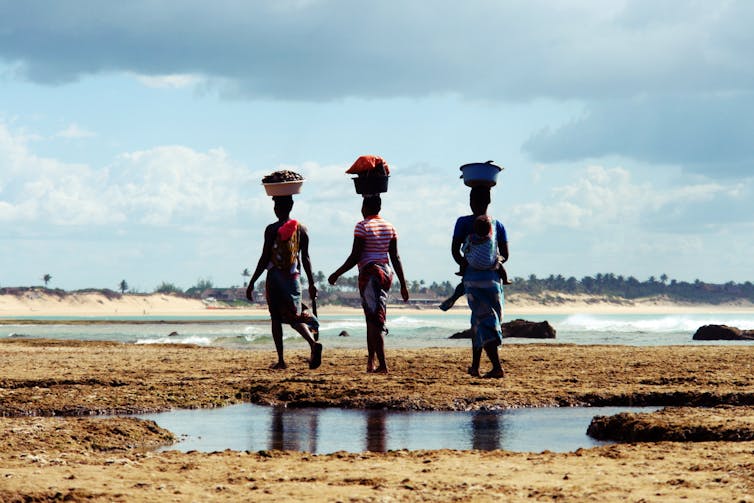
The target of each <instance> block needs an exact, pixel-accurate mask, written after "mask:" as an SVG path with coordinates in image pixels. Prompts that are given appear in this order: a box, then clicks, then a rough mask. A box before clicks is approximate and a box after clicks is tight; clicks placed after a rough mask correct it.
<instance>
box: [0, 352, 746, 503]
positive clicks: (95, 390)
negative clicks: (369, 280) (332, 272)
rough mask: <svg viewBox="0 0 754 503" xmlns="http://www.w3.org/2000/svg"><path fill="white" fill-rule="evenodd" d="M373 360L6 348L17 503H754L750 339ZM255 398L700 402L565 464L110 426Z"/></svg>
mask: <svg viewBox="0 0 754 503" xmlns="http://www.w3.org/2000/svg"><path fill="white" fill-rule="evenodd" d="M364 353H365V351H360V350H337V351H335V350H333V351H328V350H327V349H325V354H324V363H323V365H322V367H321V368H320V369H317V370H315V371H310V370H308V368H307V364H306V358H307V356H308V355H307V354H305V353H303V352H300V351H291V352H289V353H287V360H288V363H289V369H287V370H284V371H273V370H269V369H268V368H267V367H268V366H269V364H270V363H272V361H273V360H274V354H273V351H272V350H270V351H269V352H266V351H234V350H227V349H218V348H203V347H195V346H175V345H168V346H151V345H149V346H137V345H129V344H117V343H102V342H68V341H44V340H23V339H19V340H5V341H2V342H0V365H2V368H3V372H2V377H0V415H2V416H7V417H5V418H2V419H1V420H0V438H2V439H3V440H2V444H3V449H2V451H1V452H0V467H1V468H0V500H2V501H14V500H18V501H22V500H24V499H26V500H39V501H46V500H52V499H55V498H66V497H69V498H72V499H73V500H83V499H94V500H101V501H158V500H159V501H166V500H167V501H171V500H175V501H206V500H226V501H238V500H244V499H246V500H261V501H264V500H273V499H275V500H280V499H281V498H283V499H284V500H285V499H289V500H295V501H338V500H339V501H380V500H391V499H394V500H401V501H437V500H443V501H448V500H460V501H472V500H473V501H485V500H488V501H493V500H495V501H499V500H501V499H504V500H508V501H525V500H533V501H542V500H547V501H550V500H553V499H557V500H561V501H626V500H631V501H641V500H645V501H658V500H666V501H676V500H679V499H682V498H688V500H691V501H754V499H753V498H752V496H750V495H752V494H754V461H753V460H754V442H752V441H750V440H746V439H747V438H752V436H751V430H752V423H754V420H753V418H754V408H753V407H752V405H753V404H754V372H752V370H753V369H752V366H754V363H752V362H754V360H753V359H752V356H754V355H753V353H754V349H752V348H751V347H749V346H692V345H690V346H674V347H651V348H636V347H622V346H618V347H616V346H571V345H536V344H529V345H520V346H517V345H511V346H505V347H504V349H503V350H502V352H501V354H502V356H503V361H504V365H505V369H506V372H507V375H506V377H505V378H504V379H501V380H486V379H477V378H472V377H470V376H468V375H466V374H465V373H464V370H465V368H466V366H467V364H468V359H469V351H467V350H459V349H447V348H443V349H426V350H401V351H390V350H389V349H388V363H389V365H390V366H391V374H389V375H387V376H381V375H371V374H366V373H365V372H364V367H365V354H364ZM245 401H250V402H254V403H259V404H286V405H288V406H289V407H296V406H310V405H319V406H337V407H388V408H393V409H440V410H463V409H477V408H494V407H523V406H544V405H561V406H567V405H666V406H667V405H671V406H692V407H691V408H683V407H679V408H670V409H666V410H663V411H661V412H658V413H653V414H644V415H625V417H623V419H618V420H613V421H614V423H615V424H613V423H611V426H610V428H605V430H606V431H609V432H610V434H611V435H613V436H617V437H621V436H622V438H631V435H637V433H636V432H637V431H652V432H653V436H652V438H651V440H652V442H641V443H633V444H618V445H612V446H606V447H599V448H594V449H582V450H579V451H577V452H575V453H563V454H557V453H550V452H544V453H531V454H527V453H509V452H504V451H495V452H479V451H448V450H441V451H412V452H406V451H397V452H389V453H384V454H379V453H363V454H346V453H334V454H328V455H311V454H306V453H296V452H259V453H244V452H233V451H226V452H222V453H197V452H192V453H179V452H174V451H172V452H160V453H158V452H155V451H153V450H151V449H152V448H153V447H154V446H155V445H160V444H165V443H170V442H171V441H172V437H171V434H170V433H169V432H166V431H164V430H162V429H160V428H158V427H157V426H156V425H154V423H151V422H147V421H139V420H135V419H133V418H102V417H97V416H92V415H93V414H99V415H103V414H115V413H135V412H145V411H160V410H168V409H171V408H179V407H216V406H222V405H227V404H231V403H238V402H245ZM713 406H719V407H714V408H709V409H707V408H701V407H713ZM615 421H617V422H615ZM679 431H680V432H684V431H685V432H688V431H695V432H700V431H701V432H707V433H706V434H705V435H706V436H705V437H704V438H703V439H706V440H709V441H705V442H689V441H683V442H679V441H665V439H673V440H684V439H685V440H689V439H692V438H691V436H689V435H687V436H686V437H684V436H683V435H680V436H679V433H678V432H679ZM731 431H734V432H739V434H740V435H739V437H736V438H733V437H731V435H730V432H731ZM726 432H727V433H726ZM747 432H748V433H747ZM747 435H749V436H747ZM635 438H639V437H635ZM699 438H702V437H697V439H699ZM722 438H725V439H727V441H720V440H715V439H722ZM731 440H739V441H731Z"/></svg>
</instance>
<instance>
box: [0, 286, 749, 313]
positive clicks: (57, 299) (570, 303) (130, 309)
mask: <svg viewBox="0 0 754 503" xmlns="http://www.w3.org/2000/svg"><path fill="white" fill-rule="evenodd" d="M440 312H441V311H440V310H439V309H438V308H437V306H431V305H426V306H425V305H417V304H408V305H406V304H399V303H393V304H390V305H389V307H388V316H390V315H395V314H400V315H422V314H439V313H440ZM450 312H452V313H456V314H468V313H469V309H468V307H467V306H466V303H465V302H464V301H463V300H461V301H459V302H458V303H457V304H456V306H455V307H454V308H453V309H452V310H451V311H450ZM319 313H320V314H321V315H333V316H336V315H340V316H342V315H346V316H351V315H353V316H361V309H360V308H357V307H347V306H334V305H323V306H320V307H319ZM708 313H754V304H752V303H750V302H737V303H728V304H719V305H715V304H692V303H677V302H670V301H668V300H667V299H655V298H652V299H637V300H635V301H628V300H625V299H609V298H603V297H593V296H587V295H562V294H558V295H557V296H553V297H551V298H550V299H549V300H548V301H547V302H541V301H539V300H538V299H536V298H533V297H530V296H524V295H516V294H513V295H510V296H509V297H508V298H507V299H506V304H505V317H506V318H507V319H509V320H510V319H513V318H516V317H521V316H526V315H547V314H554V315H555V314H708ZM267 315H268V312H267V308H266V306H265V305H264V304H259V303H257V304H255V305H251V306H249V307H245V308H235V307H232V308H231V307H228V308H224V307H217V305H208V304H205V303H204V302H202V301H201V300H198V299H191V298H185V297H178V296H174V295H166V294H148V295H141V294H125V295H122V296H117V297H115V296H113V297H108V296H106V295H104V294H101V293H95V292H86V293H69V294H66V295H65V296H59V295H50V294H46V293H45V292H44V291H37V290H35V291H29V292H25V293H24V294H22V295H13V294H4V295H0V318H3V317H6V318H24V317H32V318H33V317H48V318H56V317H108V318H118V317H144V316H148V317H160V316H166V317H201V318H207V319H209V320H213V319H215V320H217V319H223V318H227V319H236V318H246V317H266V316H267Z"/></svg>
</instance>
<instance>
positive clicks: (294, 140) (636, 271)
mask: <svg viewBox="0 0 754 503" xmlns="http://www.w3.org/2000/svg"><path fill="white" fill-rule="evenodd" d="M751 26H754V2H750V1H747V0H741V1H727V0H720V1H717V2H708V1H706V0H699V1H695V0H688V1H678V0H667V1H663V2H657V1H655V0H651V1H650V0H636V1H630V0H624V1H619V0H614V1H603V0H572V1H568V2H553V1H540V0H525V1H524V0H520V1H514V0H510V1H505V0H497V1H493V0H467V1H465V2H457V1H449V0H448V1H446V0H424V1H419V0H400V1H398V0H395V1H392V0H385V1H380V2H366V1H361V0H269V1H264V0H256V1H241V0H215V1H214V2H206V1H199V0H181V1H177V0H176V1H164V2H154V1H147V0H130V1H128V2H103V1H100V0H88V1H87V0H63V1H60V0H48V1H42V0H25V1H23V2H19V1H16V0H0V229H2V232H0V264H2V265H0V286H26V285H36V284H40V283H41V277H42V276H43V275H44V274H46V273H48V274H51V275H52V276H53V280H52V281H51V283H50V286H54V287H60V288H66V289H77V288H86V287H97V288H113V289H116V288H117V286H118V284H119V282H120V281H121V280H123V279H125V280H126V281H127V282H128V284H129V285H131V286H132V287H133V288H136V289H139V290H141V291H151V290H152V289H154V288H155V287H156V286H157V285H158V284H159V283H161V282H163V281H167V282H172V283H174V284H176V285H177V286H180V287H182V288H188V287H190V286H192V285H193V284H195V283H196V282H197V281H198V280H199V279H210V280H211V281H213V282H214V283H215V284H216V285H222V286H230V285H240V284H242V282H243V280H244V278H243V277H242V276H241V272H242V271H243V269H244V268H247V267H248V268H250V269H253V267H254V266H255V265H256V261H257V259H258V256H259V252H260V249H261V244H262V242H261V237H262V230H263V228H264V225H266V224H267V223H270V222H271V221H272V220H273V219H274V215H273V213H272V205H271V201H270V199H269V198H268V197H266V196H265V195H264V191H263V189H262V186H261V184H260V179H261V177H262V176H263V175H265V174H267V173H269V172H271V171H274V170H277V169H293V170H295V171H299V172H300V173H302V174H303V175H304V176H305V177H306V179H307V182H306V183H305V186H304V191H303V193H302V194H301V195H300V196H298V197H297V199H296V206H295V208H294V217H297V218H298V219H300V220H302V221H304V222H305V223H306V224H307V225H308V227H309V229H310V234H311V237H312V250H311V254H312V260H313V264H314V268H315V270H322V271H324V272H325V273H329V272H332V271H333V270H334V269H335V268H336V267H337V266H338V265H340V263H341V262H342V261H343V260H344V259H345V257H346V255H347V254H348V252H349V251H350V244H351V240H352V232H353V225H354V224H355V222H356V221H357V220H358V218H359V205H360V199H359V198H358V196H356V195H355V193H354V191H353V185H352V182H351V181H350V179H349V177H348V176H347V175H345V174H344V171H345V170H346V169H347V168H348V167H349V166H350V165H351V163H352V162H353V161H354V160H355V159H356V158H357V157H358V156H359V155H362V154H377V155H381V156H383V157H384V158H385V159H386V160H387V161H388V163H389V164H390V165H391V167H392V174H393V176H392V177H391V181H390V191H389V193H388V194H387V195H385V197H384V198H383V215H384V216H385V218H387V219H388V220H391V221H392V222H393V223H394V224H395V225H396V227H397V228H398V231H399V233H400V239H399V248H400V251H401V255H402V257H403V260H404V266H405V268H406V272H407V275H408V277H409V279H424V280H426V281H430V282H431V281H444V280H446V279H450V280H453V278H454V276H453V272H454V270H455V267H454V264H453V261H452V259H451V258H450V236H451V233H452V228H453V224H454V222H455V219H456V217H458V216H459V215H463V214H466V213H468V204H467V198H468V191H467V189H466V188H465V187H464V186H463V184H462V182H461V181H460V180H459V179H458V176H459V174H460V172H459V171H458V167H459V166H460V165H461V164H464V163H467V162H475V161H486V160H489V159H492V160H495V161H496V162H497V163H499V164H500V165H502V166H504V167H505V170H504V172H503V173H502V174H501V175H500V183H499V184H498V186H497V187H496V188H495V189H494V192H493V204H492V207H491V213H492V214H493V215H494V216H495V217H497V218H498V219H500V220H501V221H503V223H504V224H505V225H506V228H507V229H508V234H509V241H510V249H511V260H510V262H509V264H508V270H509V274H510V275H511V276H514V277H515V276H520V277H526V276H529V275H530V274H536V275H538V276H543V275H549V274H563V275H564V276H572V275H573V276H576V277H579V278H580V277H582V276H585V275H592V274H595V273H598V272H603V273H606V272H613V273H616V274H623V275H633V276H636V277H637V278H639V279H642V280H643V279H646V278H648V277H649V276H652V275H654V276H660V275H661V274H667V275H668V276H670V277H671V278H676V279H679V280H688V281H693V280H694V279H701V280H703V281H709V282H725V281H730V280H733V281H747V280H754V260H753V259H752V255H753V252H752V250H754V30H752V29H751Z"/></svg>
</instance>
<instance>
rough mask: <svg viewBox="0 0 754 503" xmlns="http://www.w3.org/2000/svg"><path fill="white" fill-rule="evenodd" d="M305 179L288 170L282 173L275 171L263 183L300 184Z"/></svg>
mask: <svg viewBox="0 0 754 503" xmlns="http://www.w3.org/2000/svg"><path fill="white" fill-rule="evenodd" d="M303 179H304V177H303V176H301V175H299V174H298V173H296V172H295V171H289V170H287V169H285V170H282V171H275V172H274V173H270V174H269V175H267V176H265V177H264V178H262V183H282V182H299V181H301V180H303Z"/></svg>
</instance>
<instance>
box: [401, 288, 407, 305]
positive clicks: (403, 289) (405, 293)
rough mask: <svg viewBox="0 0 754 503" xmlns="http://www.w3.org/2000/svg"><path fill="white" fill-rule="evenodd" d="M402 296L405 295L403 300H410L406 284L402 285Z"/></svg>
mask: <svg viewBox="0 0 754 503" xmlns="http://www.w3.org/2000/svg"><path fill="white" fill-rule="evenodd" d="M401 297H403V302H408V288H406V285H401Z"/></svg>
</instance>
